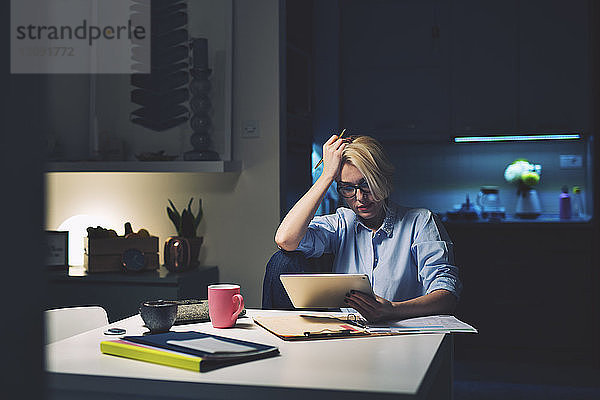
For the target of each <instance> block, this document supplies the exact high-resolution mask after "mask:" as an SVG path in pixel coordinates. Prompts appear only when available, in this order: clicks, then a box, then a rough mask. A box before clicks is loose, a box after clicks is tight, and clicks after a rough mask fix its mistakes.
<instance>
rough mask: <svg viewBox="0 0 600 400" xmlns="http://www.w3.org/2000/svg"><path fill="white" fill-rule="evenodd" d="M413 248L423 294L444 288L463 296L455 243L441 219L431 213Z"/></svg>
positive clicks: (418, 231)
mask: <svg viewBox="0 0 600 400" xmlns="http://www.w3.org/2000/svg"><path fill="white" fill-rule="evenodd" d="M411 251H412V253H413V256H414V257H415V261H416V264H417V268H418V274H419V281H420V282H421V283H422V284H423V292H424V294H428V293H431V292H433V291H434V290H438V289H445V290H448V291H449V292H451V293H452V294H454V295H455V296H456V298H459V297H460V293H461V291H462V283H461V281H460V278H459V272H458V267H457V266H456V265H455V263H454V245H453V243H452V242H451V241H450V237H449V236H448V233H447V232H446V230H445V229H444V227H443V226H442V224H441V222H439V220H437V218H436V217H435V216H434V215H433V214H431V213H430V214H429V215H428V218H427V219H426V220H425V222H424V224H423V225H422V227H421V228H420V229H417V231H416V237H415V240H414V242H413V244H412V247H411Z"/></svg>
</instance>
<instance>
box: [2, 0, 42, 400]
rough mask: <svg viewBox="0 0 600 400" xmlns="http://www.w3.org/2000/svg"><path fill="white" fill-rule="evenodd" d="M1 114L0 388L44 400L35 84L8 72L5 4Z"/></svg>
mask: <svg viewBox="0 0 600 400" xmlns="http://www.w3.org/2000/svg"><path fill="white" fill-rule="evenodd" d="M0 4H1V6H0V7H1V8H0V15H1V16H2V17H1V18H2V27H3V33H2V35H0V37H1V39H0V48H1V49H2V54H3V55H4V56H3V57H2V62H0V88H1V90H0V93H1V95H0V99H1V100H0V109H1V110H2V111H1V112H2V114H1V117H2V122H1V124H2V125H1V126H2V132H0V137H1V138H2V139H1V140H2V147H1V149H2V154H1V157H0V158H1V159H2V174H3V178H4V179H3V182H2V196H0V197H1V199H2V208H1V209H2V211H3V214H4V217H3V219H2V239H1V243H2V260H3V263H2V277H1V278H0V279H1V280H0V282H1V283H0V304H2V315H1V317H2V325H3V326H2V329H0V332H1V333H0V337H1V341H2V343H4V346H3V347H4V348H3V352H2V353H3V354H2V360H3V362H2V367H1V368H2V371H1V372H0V376H1V377H2V389H3V392H4V393H6V394H7V395H8V394H14V395H16V397H18V398H22V399H40V398H43V397H44V385H43V352H42V344H43V324H42V307H41V304H42V301H41V299H42V297H43V296H44V272H45V271H44V270H43V261H42V251H41V250H42V241H43V234H42V212H43V211H42V210H43V204H44V195H43V191H42V182H43V181H42V165H43V158H42V157H43V153H42V148H43V140H42V138H43V135H42V134H41V132H42V121H41V119H40V115H41V114H42V113H41V111H42V108H41V107H42V102H41V100H42V99H43V79H42V78H41V77H39V76H25V75H23V76H19V75H11V74H10V2H9V1H2V2H0Z"/></svg>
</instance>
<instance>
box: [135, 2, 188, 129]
mask: <svg viewBox="0 0 600 400" xmlns="http://www.w3.org/2000/svg"><path fill="white" fill-rule="evenodd" d="M137 2H138V3H140V4H139V5H138V6H139V7H146V6H147V1H142V0H137ZM149 4H150V5H151V9H152V11H151V12H152V16H151V23H152V37H151V45H150V48H148V46H146V47H144V46H141V45H140V46H137V47H136V48H134V60H135V59H136V52H139V53H144V54H147V53H148V52H151V53H150V54H151V56H150V58H151V65H150V71H151V73H150V74H132V75H131V84H132V86H133V87H134V89H133V90H132V91H131V102H132V103H134V104H137V105H138V106H140V107H139V108H137V109H136V110H134V111H133V112H132V113H131V116H130V119H131V122H133V123H135V124H138V125H141V126H143V127H145V128H148V129H151V130H153V131H156V132H163V131H166V130H168V129H171V128H174V127H176V126H178V125H181V124H183V123H185V122H187V121H188V118H189V111H188V109H187V107H186V106H185V103H186V102H187V101H188V99H189V89H188V87H187V86H188V82H189V76H188V72H187V69H188V68H189V65H188V60H189V47H188V41H189V35H188V29H187V24H188V11H187V2H186V1H185V0H171V1H159V0H152V1H151V3H149Z"/></svg>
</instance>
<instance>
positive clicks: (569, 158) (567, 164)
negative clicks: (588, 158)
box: [560, 154, 583, 169]
mask: <svg viewBox="0 0 600 400" xmlns="http://www.w3.org/2000/svg"><path fill="white" fill-rule="evenodd" d="M560 168H561V169H571V168H583V157H582V156H581V155H574V154H561V155H560Z"/></svg>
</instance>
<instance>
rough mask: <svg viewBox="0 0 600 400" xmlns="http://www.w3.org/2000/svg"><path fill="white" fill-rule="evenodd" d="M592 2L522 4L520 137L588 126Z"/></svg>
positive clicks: (570, 0)
mask: <svg viewBox="0 0 600 400" xmlns="http://www.w3.org/2000/svg"><path fill="white" fill-rule="evenodd" d="M588 7H589V6H588V1H587V0H527V1H520V2H519V48H518V51H519V54H518V57H519V77H518V80H519V128H520V131H521V132H524V133H527V132H531V131H534V132H548V131H575V132H577V131H579V132H581V131H584V132H585V131H586V130H587V128H588V127H589V123H588V118H589V111H588V110H589V95H590V94H589V93H590V92H589V87H590V81H591V78H590V76H589V65H588V64H589V62H588V46H589V29H588V25H589V24H588V15H589V12H588Z"/></svg>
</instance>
